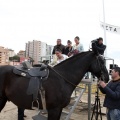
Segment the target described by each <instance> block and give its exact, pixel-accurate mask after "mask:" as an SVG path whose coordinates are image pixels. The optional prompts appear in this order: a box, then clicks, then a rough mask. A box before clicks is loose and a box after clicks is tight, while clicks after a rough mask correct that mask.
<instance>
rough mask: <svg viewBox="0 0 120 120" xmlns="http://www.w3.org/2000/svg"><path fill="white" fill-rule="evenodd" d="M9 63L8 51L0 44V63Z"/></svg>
mask: <svg viewBox="0 0 120 120" xmlns="http://www.w3.org/2000/svg"><path fill="white" fill-rule="evenodd" d="M8 64H9V51H8V49H5V48H4V47H2V46H0V65H8Z"/></svg>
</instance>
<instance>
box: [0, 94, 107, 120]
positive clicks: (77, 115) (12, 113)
mask: <svg viewBox="0 0 120 120" xmlns="http://www.w3.org/2000/svg"><path fill="white" fill-rule="evenodd" d="M94 99H95V96H94V95H92V106H93V105H94V104H93V103H94ZM100 99H101V105H102V104H103V99H104V96H101V97H100ZM81 101H82V102H81ZM81 101H80V102H79V104H78V105H77V107H76V109H75V111H74V113H73V114H72V116H71V120H88V111H87V110H88V107H87V94H86V93H84V95H83V96H82V98H81ZM65 111H68V109H65ZM38 112H39V111H37V110H25V115H27V117H26V118H25V120H32V116H34V115H37V114H38ZM102 112H103V113H105V108H102ZM91 113H92V110H91ZM102 118H103V120H106V116H105V115H103V116H102ZM0 120H17V107H16V106H15V105H14V104H13V103H11V102H7V104H6V106H5V108H4V109H3V110H2V112H1V113H0ZM93 120H95V119H93ZM99 120H100V117H99Z"/></svg>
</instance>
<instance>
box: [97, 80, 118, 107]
mask: <svg viewBox="0 0 120 120" xmlns="http://www.w3.org/2000/svg"><path fill="white" fill-rule="evenodd" d="M99 88H100V90H101V92H102V93H104V94H106V96H105V100H104V105H103V106H104V107H107V108H109V109H120V80H117V81H113V80H112V81H110V82H109V83H108V84H107V86H106V87H105V88H102V87H99Z"/></svg>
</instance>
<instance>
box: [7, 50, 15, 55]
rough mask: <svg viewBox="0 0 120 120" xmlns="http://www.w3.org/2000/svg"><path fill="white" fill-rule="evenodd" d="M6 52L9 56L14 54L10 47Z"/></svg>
mask: <svg viewBox="0 0 120 120" xmlns="http://www.w3.org/2000/svg"><path fill="white" fill-rule="evenodd" d="M8 54H9V57H13V56H15V52H14V50H12V49H8Z"/></svg>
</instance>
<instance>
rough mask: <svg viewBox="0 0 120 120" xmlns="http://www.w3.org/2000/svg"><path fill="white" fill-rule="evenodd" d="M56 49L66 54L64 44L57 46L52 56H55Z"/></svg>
mask: <svg viewBox="0 0 120 120" xmlns="http://www.w3.org/2000/svg"><path fill="white" fill-rule="evenodd" d="M56 49H60V50H61V51H62V54H64V52H65V46H64V45H62V44H61V45H55V46H54V48H53V52H52V54H55V50H56Z"/></svg>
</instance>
